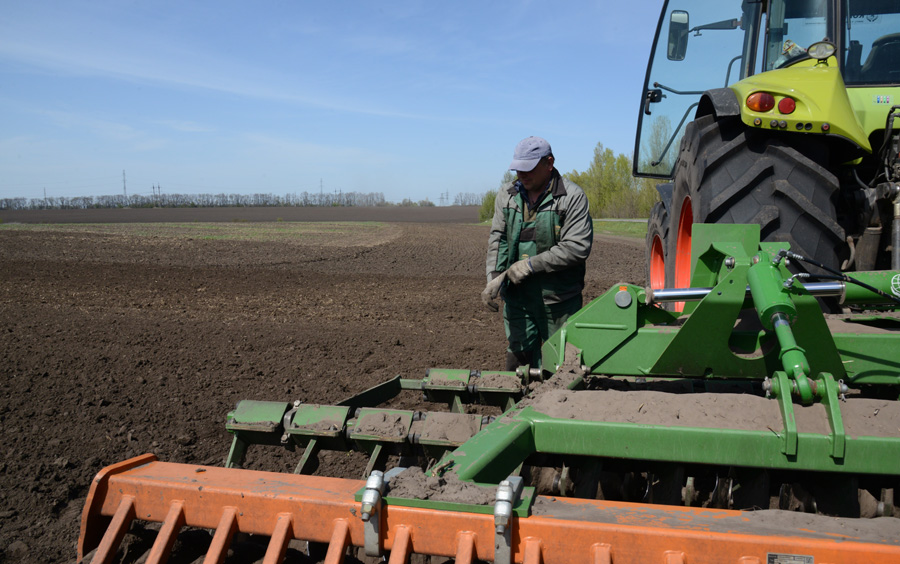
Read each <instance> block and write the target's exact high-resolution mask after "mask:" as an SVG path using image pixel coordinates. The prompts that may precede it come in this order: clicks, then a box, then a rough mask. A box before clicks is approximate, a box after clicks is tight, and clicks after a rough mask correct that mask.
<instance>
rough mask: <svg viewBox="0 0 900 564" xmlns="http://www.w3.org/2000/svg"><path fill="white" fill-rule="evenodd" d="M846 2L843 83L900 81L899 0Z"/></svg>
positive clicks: (887, 82) (889, 82)
mask: <svg viewBox="0 0 900 564" xmlns="http://www.w3.org/2000/svg"><path fill="white" fill-rule="evenodd" d="M845 2H846V3H845V10H844V18H843V22H842V23H843V30H844V34H843V41H842V43H843V45H842V46H841V49H842V52H843V74H844V82H846V83H847V84H892V85H896V84H898V83H900V32H898V30H900V2H897V0H845Z"/></svg>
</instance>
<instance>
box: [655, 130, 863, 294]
mask: <svg viewBox="0 0 900 564" xmlns="http://www.w3.org/2000/svg"><path fill="white" fill-rule="evenodd" d="M792 139H796V141H794V142H796V143H798V145H797V146H796V147H795V146H792V145H790V144H788V143H787V142H785V140H783V139H781V138H777V137H775V136H773V135H772V134H771V133H768V132H766V131H761V130H753V129H749V128H747V127H746V126H745V125H744V124H743V123H742V122H741V121H740V119H739V118H737V117H725V118H722V119H716V118H715V116H711V115H708V116H703V117H701V118H698V119H697V120H696V121H693V122H691V123H689V124H688V126H687V128H686V129H685V134H684V139H683V140H682V144H681V152H680V154H679V158H678V164H677V165H676V171H675V179H674V193H673V198H672V209H671V210H670V213H669V219H670V221H671V222H672V225H671V226H670V228H669V233H668V247H667V248H666V253H665V255H666V258H667V259H668V260H666V265H665V271H666V286H667V287H670V288H686V287H689V286H690V277H691V227H692V226H693V224H694V223H756V224H758V225H759V226H760V229H761V233H760V237H761V240H762V241H786V242H788V243H790V246H791V250H792V251H793V252H795V253H798V254H800V255H803V256H804V257H808V258H810V259H813V260H815V261H817V262H820V263H822V264H824V265H826V266H828V267H830V268H834V269H838V268H839V267H840V264H841V260H842V258H846V257H844V253H846V252H847V247H846V243H845V241H844V229H843V228H842V227H841V226H840V225H839V224H838V222H837V214H836V210H835V197H836V195H837V191H838V181H837V178H836V177H835V176H834V175H833V174H832V173H831V172H829V171H828V170H827V169H826V168H824V167H823V166H821V165H819V164H818V163H817V162H816V160H823V161H824V158H823V157H824V148H823V147H824V146H820V145H819V144H818V143H819V141H818V140H816V139H815V138H813V137H811V136H799V135H798V136H796V137H795V138H792ZM799 143H802V145H799ZM797 147H802V148H803V150H802V152H801V151H800V150H798V148H797ZM813 155H818V159H816V158H814V157H813ZM792 270H803V271H807V272H817V271H819V269H816V268H813V267H810V266H809V265H806V264H793V266H792Z"/></svg>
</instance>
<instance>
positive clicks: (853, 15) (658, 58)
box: [633, 0, 900, 288]
mask: <svg viewBox="0 0 900 564" xmlns="http://www.w3.org/2000/svg"><path fill="white" fill-rule="evenodd" d="M641 96H642V103H641V107H640V112H639V117H638V128H637V136H636V140H635V158H634V161H633V162H634V174H635V175H636V176H640V177H650V178H658V179H664V180H667V182H665V183H662V184H660V185H659V186H658V191H659V194H660V201H659V202H658V203H657V204H656V205H655V206H654V207H653V209H652V212H651V215H650V219H649V222H648V233H647V249H648V250H647V276H648V281H649V283H650V285H651V286H652V287H653V288H665V287H668V288H672V287H685V286H687V285H688V281H689V280H690V273H691V262H692V257H691V254H690V249H691V236H692V235H691V233H692V226H693V225H694V224H696V223H744V224H747V223H753V224H757V225H759V226H760V228H761V232H762V239H763V241H785V242H789V243H790V244H791V248H792V249H793V251H794V252H796V253H798V254H799V255H802V256H805V257H808V258H810V259H812V260H813V261H815V262H816V263H819V264H824V265H826V266H827V267H829V268H831V269H838V270H841V271H845V272H846V271H853V270H873V269H884V268H894V269H896V268H898V265H900V219H898V218H900V199H898V192H900V184H898V183H900V127H897V126H898V125H900V123H897V122H896V120H897V119H898V118H900V3H898V2H896V0H743V1H741V2H733V1H721V0H671V1H667V2H665V4H664V6H663V9H662V12H661V14H660V18H659V23H658V26H657V31H656V36H655V38H654V42H653V48H652V51H651V54H650V61H649V65H648V67H647V74H646V78H645V81H644V87H643V89H642V92H641ZM798 266H800V265H798ZM809 269H810V270H811V271H818V272H821V270H818V267H816V266H809Z"/></svg>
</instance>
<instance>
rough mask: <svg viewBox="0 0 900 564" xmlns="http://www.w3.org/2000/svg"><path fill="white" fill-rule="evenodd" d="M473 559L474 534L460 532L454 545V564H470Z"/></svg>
mask: <svg viewBox="0 0 900 564" xmlns="http://www.w3.org/2000/svg"><path fill="white" fill-rule="evenodd" d="M474 557H475V533H472V532H468V531H466V532H462V533H460V534H459V540H458V542H457V543H456V564H472V561H473V560H474Z"/></svg>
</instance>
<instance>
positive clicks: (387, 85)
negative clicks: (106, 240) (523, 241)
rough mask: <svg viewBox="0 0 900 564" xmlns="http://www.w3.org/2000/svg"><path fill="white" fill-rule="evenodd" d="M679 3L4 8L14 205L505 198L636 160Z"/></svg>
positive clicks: (0, 91)
mask: <svg viewBox="0 0 900 564" xmlns="http://www.w3.org/2000/svg"><path fill="white" fill-rule="evenodd" d="M661 5H662V0H633V1H631V2H627V3H624V2H610V1H605V2H604V1H571V2H568V1H561V2H550V1H527V0H524V1H516V2H469V1H461V2H426V1H413V0H409V1H407V0H398V1H390V2H362V1H359V2H354V1H345V2H343V1H333V2H306V1H301V0H294V1H274V0H273V1H267V0H261V1H257V2H250V1H243V2H236V1H229V0H219V1H215V2H213V1H206V0H201V1H196V2H183V1H181V2H173V1H168V0H154V1H127V0H119V1H106V0H92V1H79V0H71V1H56V2H47V1H42V0H30V1H28V2H20V1H17V0H0V198H9V197H27V198H40V197H43V195H44V191H45V190H46V193H47V195H48V196H66V197H73V196H99V195H109V194H121V193H122V191H123V185H122V184H123V182H122V171H123V170H124V171H125V173H126V183H127V189H128V193H129V194H132V193H139V194H146V195H150V194H151V193H152V188H151V187H152V186H154V185H159V186H160V187H161V188H162V191H163V192H165V193H184V194H197V193H222V192H224V193H241V194H250V193H256V192H258V193H273V194H278V195H283V194H288V193H300V192H310V193H315V192H319V190H320V189H321V190H324V191H331V192H336V191H342V192H363V193H369V192H382V193H384V195H385V197H386V198H387V199H388V200H389V201H393V202H399V201H400V200H402V199H404V198H410V199H412V200H414V201H419V200H424V199H429V200H431V201H432V202H435V203H437V202H439V198H440V196H441V194H444V193H448V194H449V196H450V200H451V201H452V199H453V198H454V197H455V195H456V194H457V193H484V192H486V191H487V190H492V189H495V188H497V186H498V185H499V182H500V179H501V178H502V176H503V173H504V171H505V169H506V167H507V166H508V164H509V161H510V160H511V157H512V150H513V147H514V146H515V144H516V143H517V142H518V141H519V140H520V139H521V138H523V137H526V136H528V135H540V136H542V137H545V138H547V139H548V140H549V141H550V143H551V145H552V146H553V150H554V154H555V155H556V158H557V167H558V168H559V169H560V171H561V172H569V171H571V170H574V169H577V170H580V171H583V170H585V169H586V168H587V167H588V166H589V164H590V161H591V158H592V155H593V151H594V148H595V146H596V145H597V143H598V142H601V143H603V145H604V146H605V147H609V148H611V149H612V150H613V151H615V152H616V153H625V154H627V155H631V152H632V149H633V143H634V128H635V123H636V120H637V113H638V106H639V102H640V99H639V97H640V89H641V85H642V84H641V83H642V80H643V76H644V72H645V68H646V59H647V57H648V55H649V53H650V42H651V40H652V36H653V31H654V28H655V25H656V21H657V19H658V13H659V9H660V7H661Z"/></svg>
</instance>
